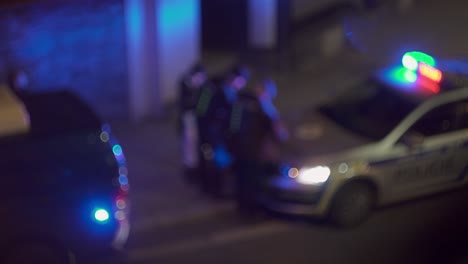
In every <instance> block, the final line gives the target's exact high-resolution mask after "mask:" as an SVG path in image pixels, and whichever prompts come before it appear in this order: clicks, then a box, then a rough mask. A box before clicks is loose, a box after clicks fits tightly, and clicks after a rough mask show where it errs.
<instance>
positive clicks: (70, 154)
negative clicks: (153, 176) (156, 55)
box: [0, 85, 129, 264]
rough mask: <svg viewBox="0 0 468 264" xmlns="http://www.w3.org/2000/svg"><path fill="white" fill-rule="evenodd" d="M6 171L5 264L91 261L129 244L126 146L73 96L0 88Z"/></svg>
mask: <svg viewBox="0 0 468 264" xmlns="http://www.w3.org/2000/svg"><path fill="white" fill-rule="evenodd" d="M0 168H1V176H2V188H1V191H0V197H1V199H0V215H1V218H0V234H1V236H0V262H1V263H60V264H62V263H63V264H67V263H75V261H76V257H78V259H80V257H90V258H89V259H88V258H86V260H83V261H84V263H93V262H92V261H93V260H95V258H97V257H100V256H101V253H104V255H106V256H105V257H107V255H108V254H107V253H108V252H111V251H113V252H115V250H116V249H117V250H120V249H121V248H122V246H123V245H124V244H125V242H126V240H127V237H128V233H129V221H128V220H129V205H128V201H127V194H128V188H129V185H128V179H127V173H128V172H127V166H126V161H125V157H124V155H123V153H122V148H121V146H120V145H119V144H118V143H117V141H116V139H115V137H114V136H113V135H112V133H111V131H110V128H109V126H106V125H103V124H102V123H101V121H100V120H99V118H98V117H97V116H96V115H95V114H94V112H93V111H92V110H91V109H89V108H88V106H87V105H85V104H84V103H83V102H82V101H81V100H79V99H78V98H77V97H76V96H74V95H73V94H71V93H70V92H67V91H55V92H46V93H22V92H17V93H15V92H13V91H11V90H10V89H9V88H7V87H4V86H1V85H0ZM100 263H102V262H100ZM113 263H115V262H113Z"/></svg>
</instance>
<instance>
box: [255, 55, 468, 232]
mask: <svg viewBox="0 0 468 264" xmlns="http://www.w3.org/2000/svg"><path fill="white" fill-rule="evenodd" d="M402 62H403V66H399V67H393V68H387V69H384V70H382V71H379V72H378V73H377V74H376V75H375V76H374V77H373V78H371V79H370V80H368V81H367V82H364V83H362V84H360V85H358V86H356V87H354V88H352V89H349V90H347V91H346V92H345V93H344V94H342V95H341V96H339V97H338V98H337V99H335V100H333V101H331V102H329V103H327V104H325V105H323V106H322V107H319V108H318V109H314V110H313V111H311V112H309V113H306V115H305V116H304V117H303V118H302V119H301V120H299V121H298V122H299V123H298V124H296V126H295V133H294V135H293V136H294V138H293V139H292V142H291V144H289V146H288V147H289V149H288V150H287V152H288V153H293V155H291V156H290V158H289V160H288V162H286V163H287V164H289V166H285V167H284V168H283V173H282V175H279V176H277V177H272V178H270V179H269V180H268V181H267V182H266V183H265V186H264V188H263V190H262V195H261V198H260V200H261V202H262V204H263V205H264V206H265V207H267V208H269V209H271V210H274V211H279V212H284V213H291V214H308V215H316V216H328V217H329V218H330V220H331V221H332V222H334V223H335V224H337V225H340V226H353V225H357V224H359V223H361V222H362V221H363V220H365V219H366V217H367V216H368V215H369V213H370V212H371V209H372V208H374V207H375V206H380V205H384V204H388V203H393V202H397V201H402V200H407V199H411V198H415V197H419V196H422V195H427V194H432V193H436V192H439V191H443V190H448V189H451V188H455V187H459V186H462V185H464V184H466V183H467V182H468V177H467V176H468V175H467V174H468V160H467V158H466V157H468V87H467V88H463V87H456V85H451V84H450V83H451V82H450V81H449V80H444V77H443V74H442V72H441V71H440V70H438V69H436V68H435V60H434V59H433V58H432V57H430V56H428V55H426V54H424V53H420V52H409V53H407V54H405V56H404V57H403V61H402ZM452 83H453V82H452Z"/></svg>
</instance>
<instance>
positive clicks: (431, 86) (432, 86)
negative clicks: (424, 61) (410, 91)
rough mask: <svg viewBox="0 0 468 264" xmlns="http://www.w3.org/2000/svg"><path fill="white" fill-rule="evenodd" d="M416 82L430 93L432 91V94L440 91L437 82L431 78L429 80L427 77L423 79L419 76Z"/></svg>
mask: <svg viewBox="0 0 468 264" xmlns="http://www.w3.org/2000/svg"><path fill="white" fill-rule="evenodd" d="M418 83H419V85H420V87H421V88H423V89H425V90H427V91H429V92H431V93H434V94H438V93H439V92H440V86H439V84H438V83H436V82H433V81H432V80H429V79H424V78H420V79H419V80H418Z"/></svg>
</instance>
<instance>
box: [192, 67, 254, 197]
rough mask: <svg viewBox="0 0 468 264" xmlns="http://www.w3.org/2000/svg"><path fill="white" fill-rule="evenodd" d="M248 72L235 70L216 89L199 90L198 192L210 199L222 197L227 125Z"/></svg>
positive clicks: (229, 159)
mask: <svg viewBox="0 0 468 264" xmlns="http://www.w3.org/2000/svg"><path fill="white" fill-rule="evenodd" d="M249 77H250V72H249V70H248V68H247V67H245V66H237V67H235V68H234V69H232V70H231V71H229V72H228V74H227V76H226V77H225V78H224V79H222V80H220V81H219V83H216V84H217V85H214V84H211V85H207V86H205V87H204V88H203V90H202V93H201V95H200V100H199V104H198V107H197V113H198V117H199V127H200V142H201V145H200V161H201V163H200V167H201V168H202V189H203V191H205V192H206V193H208V194H209V195H210V196H212V197H213V198H222V197H223V196H224V194H225V192H224V190H225V186H224V184H225V182H224V180H225V179H226V177H227V175H228V174H229V170H230V165H231V164H232V154H231V153H230V152H229V150H228V147H227V141H228V135H229V134H228V129H229V121H230V116H231V112H232V106H233V104H234V103H235V102H236V101H237V94H238V92H239V91H241V90H242V89H243V88H244V87H245V86H246V84H247V82H248V80H249Z"/></svg>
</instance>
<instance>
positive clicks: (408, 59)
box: [401, 51, 442, 83]
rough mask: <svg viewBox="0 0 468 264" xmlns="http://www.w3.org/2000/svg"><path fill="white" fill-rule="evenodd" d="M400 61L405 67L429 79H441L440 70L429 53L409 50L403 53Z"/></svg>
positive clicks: (438, 81) (436, 80)
mask: <svg viewBox="0 0 468 264" xmlns="http://www.w3.org/2000/svg"><path fill="white" fill-rule="evenodd" d="M401 62H402V64H403V67H405V68H406V69H408V70H410V71H413V72H417V73H418V74H419V75H422V76H424V77H426V78H427V79H429V80H431V81H434V82H436V83H440V81H441V80H442V72H441V71H440V70H438V69H436V68H435V59H434V58H433V57H431V56H430V55H427V54H425V53H422V52H419V51H411V52H407V53H405V55H403V58H402V60H401Z"/></svg>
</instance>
